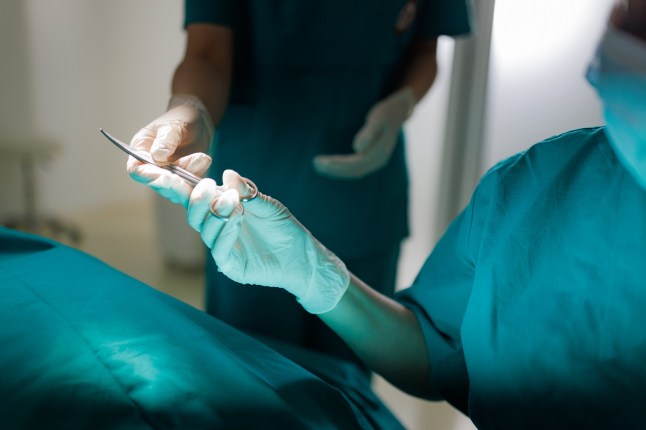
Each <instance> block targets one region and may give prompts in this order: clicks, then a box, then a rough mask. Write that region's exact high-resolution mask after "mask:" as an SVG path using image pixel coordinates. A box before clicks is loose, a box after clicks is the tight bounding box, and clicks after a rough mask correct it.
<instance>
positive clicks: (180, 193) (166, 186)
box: [141, 164, 193, 207]
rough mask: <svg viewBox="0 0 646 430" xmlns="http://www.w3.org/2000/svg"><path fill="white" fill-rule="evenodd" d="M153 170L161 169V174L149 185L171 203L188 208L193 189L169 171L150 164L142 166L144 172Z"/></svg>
mask: <svg viewBox="0 0 646 430" xmlns="http://www.w3.org/2000/svg"><path fill="white" fill-rule="evenodd" d="M151 168H155V169H159V170H160V171H161V174H160V175H159V177H157V179H154V180H153V181H151V182H149V183H148V184H147V185H148V186H149V187H150V188H152V189H153V190H154V191H155V192H157V193H158V194H159V195H161V196H162V197H165V198H166V199H168V200H170V201H171V202H173V203H179V204H181V205H182V206H184V207H187V206H188V202H189V196H190V195H191V191H193V187H192V186H191V185H190V184H189V183H188V182H186V181H185V180H184V179H182V178H181V177H179V176H177V175H175V174H173V173H171V172H169V171H167V170H164V169H161V168H159V167H156V166H153V165H150V164H148V165H144V166H141V169H142V170H152V169H151Z"/></svg>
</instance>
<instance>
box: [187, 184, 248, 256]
mask: <svg viewBox="0 0 646 430" xmlns="http://www.w3.org/2000/svg"><path fill="white" fill-rule="evenodd" d="M211 205H213V209H214V210H215V211H216V212H217V214H218V216H214V215H213V213H212V210H211ZM239 206H240V198H239V196H238V192H237V191H236V190H226V191H224V192H222V191H221V189H220V188H218V187H217V186H216V184H215V181H213V180H212V179H204V180H202V181H200V183H199V184H198V185H197V186H196V187H195V189H194V190H193V193H192V194H191V197H190V203H189V206H188V214H187V219H188V223H189V225H190V226H191V227H193V228H194V229H195V230H196V231H198V232H199V233H200V236H201V237H202V241H203V242H204V243H205V244H206V246H208V247H209V248H213V246H214V244H215V242H216V240H217V238H218V236H219V235H220V232H221V231H222V229H223V228H224V226H225V224H227V223H228V220H227V219H223V217H231V216H232V215H233V214H234V212H235V211H236V208H238V207H239Z"/></svg>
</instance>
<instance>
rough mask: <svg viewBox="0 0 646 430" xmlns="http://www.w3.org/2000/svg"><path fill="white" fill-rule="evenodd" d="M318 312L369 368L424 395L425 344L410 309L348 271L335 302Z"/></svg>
mask: <svg viewBox="0 0 646 430" xmlns="http://www.w3.org/2000/svg"><path fill="white" fill-rule="evenodd" d="M319 317H320V318H321V320H322V321H323V322H324V323H325V324H327V325H328V326H329V327H330V328H331V329H332V330H334V331H335V332H336V333H337V334H338V335H339V336H340V337H341V338H342V339H343V340H344V341H345V342H346V343H347V344H348V345H349V346H350V348H352V350H353V351H354V352H355V353H356V354H357V355H358V356H359V357H360V358H361V359H362V360H364V362H365V363H366V364H367V365H368V366H369V367H370V368H371V369H372V370H374V371H375V372H377V373H379V374H380V375H381V376H383V377H384V378H385V379H387V380H388V381H389V382H390V383H392V384H393V385H395V386H397V387H398V388H400V389H402V390H403V391H406V392H407V393H410V394H412V395H415V396H420V397H428V395H429V394H430V387H429V386H428V381H429V375H430V365H429V360H428V354H427V352H426V351H427V349H426V344H425V341H424V337H423V335H422V330H421V328H420V327H419V324H418V322H417V318H416V317H415V315H414V314H413V312H411V311H410V310H409V309H407V308H406V307H404V306H402V305H401V304H400V303H398V302H397V301H395V300H393V299H390V298H388V297H386V296H384V295H382V294H380V293H378V292H376V291H374V290H373V289H372V288H370V287H368V286H367V285H366V284H365V283H364V282H363V281H361V280H360V279H358V278H357V277H355V276H354V275H351V279H350V286H349V287H348V289H347V291H346V293H345V294H344V295H343V297H342V298H341V300H340V301H339V303H338V304H337V305H336V307H335V308H334V309H332V310H331V311H329V312H326V313H323V314H319Z"/></svg>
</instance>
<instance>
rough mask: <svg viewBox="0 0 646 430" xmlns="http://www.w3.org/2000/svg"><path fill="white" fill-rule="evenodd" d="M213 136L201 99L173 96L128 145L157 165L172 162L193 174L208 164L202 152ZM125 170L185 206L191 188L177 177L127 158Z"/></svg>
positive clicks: (199, 174) (209, 162) (208, 117)
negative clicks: (165, 106)
mask: <svg viewBox="0 0 646 430" xmlns="http://www.w3.org/2000/svg"><path fill="white" fill-rule="evenodd" d="M212 138H213V122H212V120H211V117H210V115H209V113H208V111H207V109H206V107H205V106H204V104H202V102H201V101H200V100H199V99H198V98H197V97H195V96H192V95H174V96H172V97H171V99H170V101H169V103H168V110H167V111H166V113H164V114H163V115H162V116H160V117H159V118H157V119H155V120H154V121H153V122H151V123H150V124H148V125H147V126H145V127H144V128H142V129H141V130H139V131H138V132H137V134H135V135H134V137H133V138H132V140H131V142H130V147H131V148H132V149H135V150H140V151H144V152H149V153H150V154H151V156H152V158H153V159H154V160H155V161H157V162H159V163H160V164H163V163H167V162H170V161H172V162H173V163H174V164H176V165H178V166H179V167H182V168H184V169H186V170H188V171H190V172H191V173H193V174H195V175H197V176H203V175H204V173H205V172H206V171H207V170H208V168H209V166H210V165H211V158H210V157H209V156H208V155H206V154H204V152H205V151H207V150H208V148H209V146H210V145H211V140H212ZM127 167H128V173H129V174H130V176H131V177H132V178H133V179H134V180H135V181H137V182H141V183H143V184H145V185H148V186H149V187H151V188H152V189H153V190H155V191H157V192H158V193H159V194H161V195H162V196H163V197H165V198H167V199H169V200H171V201H172V202H174V203H180V204H182V205H184V206H187V205H188V197H189V195H190V193H191V191H192V187H191V186H190V185H189V184H187V183H186V182H185V181H184V180H183V179H181V178H180V177H179V176H176V175H172V174H171V173H170V172H168V171H166V170H164V169H160V168H158V167H155V166H152V165H149V164H143V163H141V162H140V161H137V160H136V159H134V158H133V157H129V159H128V165H127Z"/></svg>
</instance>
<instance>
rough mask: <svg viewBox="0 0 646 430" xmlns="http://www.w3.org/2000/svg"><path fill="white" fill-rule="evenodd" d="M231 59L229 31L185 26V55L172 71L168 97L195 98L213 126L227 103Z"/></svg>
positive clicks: (220, 116) (213, 26)
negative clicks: (170, 95)
mask: <svg viewBox="0 0 646 430" xmlns="http://www.w3.org/2000/svg"><path fill="white" fill-rule="evenodd" d="M232 58H233V35H232V32H231V30H230V29H228V28H226V27H220V26H216V25H207V24H194V25H191V26H189V28H188V37H187V45H186V52H185V55H184V59H183V60H182V62H181V63H180V64H179V65H178V66H177V68H176V69H175V74H174V75H173V82H172V88H171V89H172V93H173V94H192V95H194V96H196V97H198V98H199V99H200V101H202V103H203V104H204V105H205V106H206V108H207V110H208V111H209V114H210V116H211V119H212V120H213V124H215V125H216V126H217V124H218V123H219V122H220V119H221V118H222V115H223V114H224V111H225V110H226V106H227V103H228V100H229V88H230V86H231V74H232V63H233V60H232Z"/></svg>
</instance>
